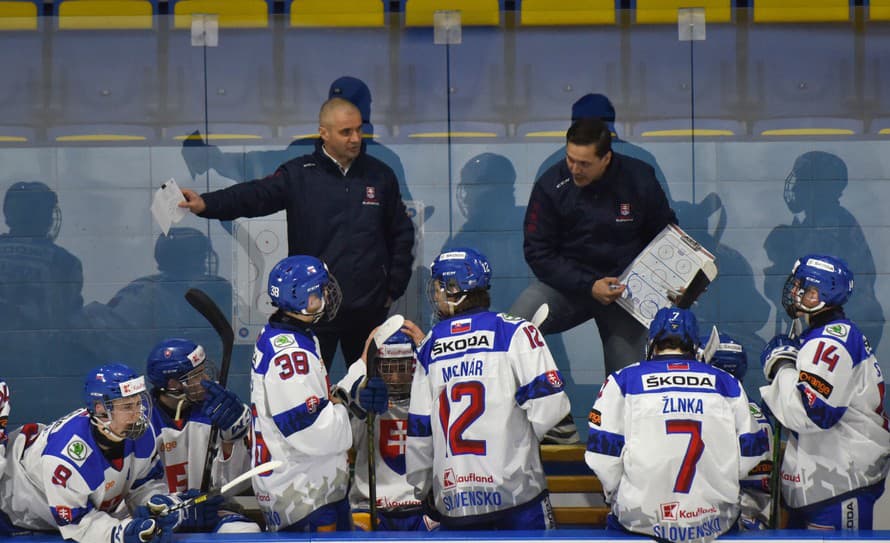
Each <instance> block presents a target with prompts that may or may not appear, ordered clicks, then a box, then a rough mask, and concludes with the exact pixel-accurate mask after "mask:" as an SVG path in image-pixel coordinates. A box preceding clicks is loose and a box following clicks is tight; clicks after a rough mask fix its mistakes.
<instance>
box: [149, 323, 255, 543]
mask: <svg viewBox="0 0 890 543" xmlns="http://www.w3.org/2000/svg"><path fill="white" fill-rule="evenodd" d="M145 374H146V377H147V378H148V381H149V383H150V384H151V390H150V395H151V398H152V402H153V406H152V407H153V408H152V427H153V429H154V431H155V435H156V436H157V439H158V451H159V453H160V455H161V462H162V463H163V465H164V472H165V475H166V479H167V485H168V487H169V491H170V492H184V491H185V490H187V489H189V488H200V486H201V480H202V478H203V474H204V461H205V457H206V454H207V445H208V442H209V440H210V429H211V425H216V426H217V427H218V428H219V429H220V433H219V441H220V443H219V444H218V445H219V449H218V452H217V456H216V458H215V459H214V460H213V466H212V472H211V473H212V486H213V487H214V488H219V487H221V486H222V485H224V484H225V483H227V482H229V481H230V480H232V479H233V478H235V477H237V476H238V475H241V474H242V473H244V472H245V471H247V470H248V469H250V449H249V446H248V443H247V442H248V438H247V432H248V430H249V429H250V410H249V409H248V407H247V405H245V404H244V403H242V402H241V400H240V399H239V398H238V396H237V395H236V394H235V393H234V392H231V391H229V390H226V389H225V388H224V387H222V386H220V385H219V383H217V382H215V381H214V380H213V379H214V376H215V374H216V368H215V367H214V365H213V363H212V362H211V361H210V360H208V359H207V358H206V355H205V353H204V348H203V347H202V346H200V345H198V344H196V343H195V342H193V341H191V340H189V339H183V338H168V339H165V340H162V341H161V342H159V343H158V344H157V345H155V347H154V348H153V349H152V350H151V353H149V355H148V362H147V364H146V371H145ZM237 509H238V508H237V507H236V506H234V505H233V504H231V503H229V504H226V506H224V507H222V508H221V510H220V511H219V519H218V521H217V522H216V523H215V525H212V526H211V529H212V531H214V532H217V533H238V532H259V531H260V527H259V526H258V525H257V524H256V523H255V522H252V521H250V520H248V519H247V518H246V517H244V516H243V515H241V514H237V513H235V512H234V511H236V510H237Z"/></svg>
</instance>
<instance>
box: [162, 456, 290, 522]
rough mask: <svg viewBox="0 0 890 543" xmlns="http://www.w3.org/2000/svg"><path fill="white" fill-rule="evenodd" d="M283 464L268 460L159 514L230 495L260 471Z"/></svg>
mask: <svg viewBox="0 0 890 543" xmlns="http://www.w3.org/2000/svg"><path fill="white" fill-rule="evenodd" d="M282 465H284V462H282V461H281V460H272V461H270V462H266V463H265V464H260V465H259V466H257V467H255V468H251V469H249V470H247V471H245V472H244V473H242V474H241V475H239V476H237V477H235V478H234V479H232V480H231V481H229V482H228V483H226V484H224V485H223V486H221V487H219V488H217V489H214V490H211V491H210V492H206V493H204V494H199V495H197V496H195V497H194V498H189V499H187V500H184V501H182V502H180V503H177V504H176V505H174V506H173V507H170V508H167V509H165V510H164V511H162V512H161V513H160V514H159V516H162V517H163V516H167V515H169V514H170V513H175V512H176V511H179V510H180V509H186V508H188V507H193V506H195V505H200V504H202V503H204V502H206V501H207V500H209V499H211V498H215V497H217V496H228V495H229V494H232V493H234V492H235V491H236V490H238V487H240V486H241V484H242V483H244V482H246V481H249V480H250V478H251V477H253V476H254V475H258V474H260V473H265V472H267V471H272V470H273V469H276V468H279V467H281V466H282Z"/></svg>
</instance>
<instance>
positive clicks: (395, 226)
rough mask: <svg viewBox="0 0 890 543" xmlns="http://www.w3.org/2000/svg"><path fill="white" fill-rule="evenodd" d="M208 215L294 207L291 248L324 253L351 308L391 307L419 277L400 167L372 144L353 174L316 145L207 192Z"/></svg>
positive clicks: (289, 214)
mask: <svg viewBox="0 0 890 543" xmlns="http://www.w3.org/2000/svg"><path fill="white" fill-rule="evenodd" d="M201 196H202V198H204V201H205V202H206V203H207V209H206V210H205V211H204V212H203V213H201V216H202V217H207V218H211V219H221V220H232V219H236V218H238V217H260V216H264V215H270V214H272V213H275V212H277V211H280V210H282V209H283V210H285V211H286V212H287V246H288V255H311V256H314V257H317V258H319V259H321V260H322V261H324V262H325V263H326V264H327V265H328V268H329V269H330V271H331V272H332V273H333V274H334V277H336V278H337V281H338V282H339V283H340V288H341V289H342V290H343V303H342V305H341V310H340V312H341V313H342V312H343V310H349V309H361V308H374V307H383V304H384V303H385V301H386V298H387V296H389V297H392V299H393V300H395V299H396V298H398V297H400V296H401V295H402V294H403V293H404V292H405V288H406V287H407V286H408V281H409V279H410V278H411V268H412V262H413V256H412V255H411V250H412V248H413V246H414V225H413V224H412V223H411V219H410V218H409V217H408V215H407V213H406V211H405V204H404V203H403V202H402V196H401V194H400V193H399V185H398V181H397V180H396V177H395V174H393V171H392V170H391V169H390V168H389V167H388V166H387V165H385V164H384V163H383V162H380V161H379V160H377V159H376V158H373V157H371V156H368V155H367V154H366V153H365V152H364V150H363V151H362V153H361V154H360V155H359V156H358V157H357V158H356V159H355V161H353V163H352V165H351V166H350V168H349V171H348V172H347V173H346V175H343V174H342V173H341V172H340V169H339V168H338V167H337V165H336V164H335V163H334V161H332V160H331V159H330V158H328V157H327V156H325V154H324V153H323V152H322V150H321V143H320V142H319V143H318V144H317V145H316V147H315V152H314V153H312V154H309V155H304V156H301V157H298V158H295V159H293V160H290V161H288V162H285V163H284V164H283V165H281V166H280V167H279V168H278V170H276V171H275V173H273V174H272V175H270V176H268V177H264V178H262V179H257V180H254V181H249V182H246V183H239V184H237V185H232V186H231V187H227V188H224V189H221V190H217V191H213V192H209V193H206V194H202V195H201Z"/></svg>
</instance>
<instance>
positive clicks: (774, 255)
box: [763, 151, 884, 350]
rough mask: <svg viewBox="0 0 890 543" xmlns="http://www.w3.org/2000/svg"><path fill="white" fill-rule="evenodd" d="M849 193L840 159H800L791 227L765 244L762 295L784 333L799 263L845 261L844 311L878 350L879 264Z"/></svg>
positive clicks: (787, 194)
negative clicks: (849, 286) (826, 258)
mask: <svg viewBox="0 0 890 543" xmlns="http://www.w3.org/2000/svg"><path fill="white" fill-rule="evenodd" d="M846 187H847V165H846V163H844V161H843V160H842V159H841V158H840V157H839V156H837V155H834V154H831V153H826V152H824V151H810V152H807V153H804V154H802V155H800V156H799V157H797V159H796V160H795V161H794V165H793V167H792V169H791V173H789V174H788V176H787V177H786V179H785V190H784V193H783V197H784V199H785V205H786V206H787V207H788V209H789V210H790V211H791V213H793V214H794V219H793V220H792V222H791V224H782V225H779V226H776V227H775V228H774V229H773V230H772V231H771V232H770V233H769V235H768V236H767V238H766V241H765V242H764V244H763V248H764V249H765V250H766V254H767V257H768V258H769V260H770V261H771V262H772V265H771V266H768V267H767V268H765V269H764V270H763V272H764V276H765V277H764V292H766V293H767V295H768V296H769V297H770V302H772V303H773V305H775V306H776V315H777V318H776V322H775V329H774V333H785V332H786V328H787V326H788V325H787V322H788V320H789V318H787V317H786V315H785V311H784V309H783V308H782V305H781V296H782V286H783V285H784V283H785V279H786V278H787V277H788V274H789V273H791V268H792V266H794V262H795V260H796V259H797V258H798V257H800V256H801V255H805V254H808V253H818V254H827V255H832V256H837V257H840V258H842V259H844V260H845V261H846V262H847V264H848V265H849V266H850V269H851V270H852V271H853V276H854V278H855V279H854V281H855V286H854V289H853V295H852V296H851V297H850V300H849V301H848V302H847V304H846V305H845V306H844V311H845V312H846V314H847V316H848V317H850V318H851V319H852V320H854V321H855V322H856V323H857V324H858V325H859V326H860V327H861V328H862V331H863V333H865V335H866V337H868V339H869V343H871V346H872V349H874V350H877V348H878V345H879V344H880V341H881V335H882V332H883V329H884V311H883V308H882V307H881V304H880V302H879V301H878V299H877V297H876V295H875V281H876V279H877V276H876V273H875V261H874V257H873V256H872V252H871V249H870V248H869V246H868V243H867V242H866V240H865V235H864V234H863V233H862V228H861V227H860V226H859V222H858V221H857V220H856V218H855V217H854V216H853V214H852V213H850V212H849V211H848V210H847V209H845V208H844V207H843V206H842V205H841V203H840V199H841V194H842V193H843V191H844V189H845V188H846Z"/></svg>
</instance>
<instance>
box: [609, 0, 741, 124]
mask: <svg viewBox="0 0 890 543" xmlns="http://www.w3.org/2000/svg"><path fill="white" fill-rule="evenodd" d="M684 4H685V5H689V3H688V2H685V3H684V2H681V1H676V0H671V1H665V0H661V1H659V0H638V1H637V2H636V9H635V10H633V13H632V15H631V19H632V21H633V23H635V24H634V26H632V27H631V29H630V32H629V34H628V37H627V42H628V44H629V59H628V62H627V63H626V64H625V66H627V67H628V69H629V72H630V73H629V78H630V88H629V91H628V94H627V98H626V101H627V104H626V107H625V109H626V111H623V112H619V113H620V114H621V118H622V119H624V120H625V121H626V122H628V124H629V125H630V128H631V131H630V133H629V134H628V135H633V136H640V137H646V138H649V137H658V138H664V137H669V138H693V137H695V138H702V137H728V136H740V135H742V134H744V132H745V126H744V123H743V122H742V121H741V120H740V119H739V118H738V116H739V106H738V104H739V96H738V92H737V90H736V88H737V81H738V75H737V74H738V66H737V59H738V55H736V54H735V50H736V41H737V32H738V30H737V28H736V26H735V25H734V24H728V23H732V22H734V19H733V13H732V9H731V8H732V3H731V1H730V0H709V1H707V2H700V3H696V6H699V7H703V8H704V14H705V33H706V39H704V40H698V41H680V39H679V36H678V26H677V25H678V23H677V20H678V9H679V8H680V7H682V6H683V5H684ZM693 101H694V102H693Z"/></svg>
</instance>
